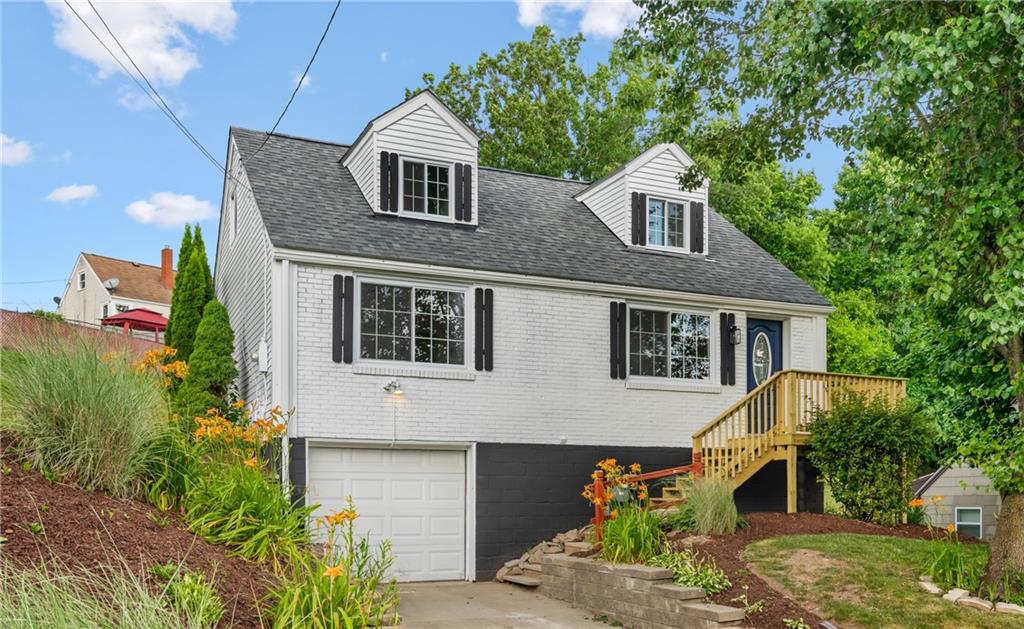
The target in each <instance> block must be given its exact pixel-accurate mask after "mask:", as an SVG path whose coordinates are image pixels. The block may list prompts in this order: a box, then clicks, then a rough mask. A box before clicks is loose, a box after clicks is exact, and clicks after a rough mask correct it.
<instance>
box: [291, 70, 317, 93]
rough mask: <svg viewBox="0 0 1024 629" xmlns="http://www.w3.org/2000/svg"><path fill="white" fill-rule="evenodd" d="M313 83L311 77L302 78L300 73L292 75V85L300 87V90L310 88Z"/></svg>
mask: <svg viewBox="0 0 1024 629" xmlns="http://www.w3.org/2000/svg"><path fill="white" fill-rule="evenodd" d="M300 81H301V83H300ZM312 82H313V77H311V76H310V75H308V74H307V75H306V76H302V75H301V74H299V73H298V72H293V73H292V83H295V84H296V85H298V86H299V89H300V90H301V89H303V88H306V87H309V84H310V83H312Z"/></svg>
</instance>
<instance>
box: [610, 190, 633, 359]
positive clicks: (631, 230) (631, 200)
mask: <svg viewBox="0 0 1024 629" xmlns="http://www.w3.org/2000/svg"><path fill="white" fill-rule="evenodd" d="M630 203H631V204H632V205H631V208H630V209H631V217H632V219H633V224H632V226H631V227H630V230H629V231H630V236H631V237H632V243H633V244H634V245H639V244H640V193H638V192H634V193H633V194H631V195H630ZM612 305H613V306H614V305H615V304H612ZM612 377H613V378H614V377H615V376H614V375H612Z"/></svg>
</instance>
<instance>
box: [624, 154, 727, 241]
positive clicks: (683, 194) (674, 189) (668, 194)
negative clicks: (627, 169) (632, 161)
mask: <svg viewBox="0 0 1024 629" xmlns="http://www.w3.org/2000/svg"><path fill="white" fill-rule="evenodd" d="M685 170H686V165H685V164H683V163H682V162H681V161H679V159H678V158H676V156H675V155H674V154H673V153H672V151H670V150H668V149H666V150H664V151H662V152H661V153H659V154H658V155H657V156H655V157H654V158H653V159H651V160H650V161H648V162H647V163H646V164H643V165H642V166H640V167H639V168H637V169H636V170H634V171H633V172H631V173H630V174H629V190H630V192H639V193H641V194H646V195H647V198H648V202H649V200H650V199H652V198H654V199H663V200H668V201H672V202H674V203H681V204H684V205H686V206H687V207H689V205H690V204H691V203H694V202H699V203H703V204H704V252H705V253H708V189H707V188H706V187H702V188H697V189H695V190H680V189H679V173H681V172H684V171H685ZM624 211H625V212H626V214H627V217H628V212H629V206H628V204H627V205H626V207H625V210H624ZM689 232H690V225H689V211H687V212H686V240H685V242H684V243H683V246H682V247H680V249H682V250H685V251H689V248H690V241H689ZM647 244H648V245H649V246H650V245H652V244H654V243H652V242H651V239H650V237H649V235H648V240H647Z"/></svg>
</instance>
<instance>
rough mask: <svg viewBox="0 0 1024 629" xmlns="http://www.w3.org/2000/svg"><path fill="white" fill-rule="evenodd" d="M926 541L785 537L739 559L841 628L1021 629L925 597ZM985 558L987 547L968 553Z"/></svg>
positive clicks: (1002, 618)
mask: <svg viewBox="0 0 1024 629" xmlns="http://www.w3.org/2000/svg"><path fill="white" fill-rule="evenodd" d="M930 543H931V542H928V541H924V540H911V539H901V538H896V537H883V536H877V535H853V534H834V535H790V536H785V537H776V538H773V539H767V540H763V541H760V542H756V543H754V544H751V545H750V546H748V547H747V549H746V551H744V559H745V560H746V561H747V562H748V563H750V564H751V565H753V566H754V567H755V569H756V570H757V572H758V573H759V574H761V575H763V576H766V577H768V578H770V579H772V580H774V581H775V582H777V583H778V584H780V585H781V586H782V587H783V588H785V589H786V590H787V592H788V593H789V595H790V596H792V597H793V598H795V599H796V600H798V601H800V602H801V603H802V604H804V605H806V606H808V607H813V608H817V609H820V610H821V611H822V612H823V613H824V615H825V616H826V617H828V618H830V619H832V620H835V621H836V622H838V623H841V624H842V625H844V626H847V625H852V626H859V627H900V628H903V627H907V628H910V627H920V628H921V629H932V628H943V629H959V628H961V627H1018V628H1019V627H1021V624H1022V623H1021V619H1020V616H1008V615H1004V614H995V613H984V612H980V611H976V610H972V609H965V608H963V607H959V606H956V605H953V604H951V603H948V602H946V601H943V600H941V599H939V598H938V597H937V596H931V595H929V594H926V593H925V592H923V591H922V590H921V589H920V588H919V587H918V585H917V577H918V575H920V574H921V573H922V572H923V571H924V570H923V566H924V565H925V564H926V563H927V561H928V557H929V555H930V552H929V544H930ZM970 549H971V551H972V552H976V553H977V554H978V555H979V556H983V555H985V554H986V553H987V552H988V549H987V547H986V546H983V545H980V544H979V545H977V546H971V547H970Z"/></svg>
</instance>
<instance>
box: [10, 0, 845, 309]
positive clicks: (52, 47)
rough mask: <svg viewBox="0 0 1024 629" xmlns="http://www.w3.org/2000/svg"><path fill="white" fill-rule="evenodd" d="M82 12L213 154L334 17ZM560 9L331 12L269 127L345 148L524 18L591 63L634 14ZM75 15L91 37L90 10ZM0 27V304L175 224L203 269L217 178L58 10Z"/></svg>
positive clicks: (275, 92) (306, 11)
mask: <svg viewBox="0 0 1024 629" xmlns="http://www.w3.org/2000/svg"><path fill="white" fill-rule="evenodd" d="M94 2H96V6H97V8H98V9H99V11H100V13H101V14H103V16H104V18H105V19H106V20H107V22H108V24H109V25H110V26H111V28H112V29H113V31H114V32H115V33H116V34H117V35H118V37H119V38H120V39H121V41H122V43H123V44H124V45H125V47H126V48H127V49H128V51H129V52H130V53H132V56H133V57H134V58H135V60H136V61H137V62H138V63H139V65H140V66H141V67H142V69H143V70H144V71H146V73H147V75H148V76H149V78H150V79H151V80H153V81H154V83H155V84H156V85H157V88H158V89H159V90H160V92H161V94H162V95H163V96H164V97H165V98H166V99H167V100H168V101H169V102H170V104H171V106H172V107H173V108H174V110H175V111H176V112H177V113H178V114H179V116H180V117H181V118H182V120H183V121H184V122H185V124H186V125H187V126H188V127H189V129H190V130H191V131H192V133H193V134H194V135H195V136H196V137H197V138H198V139H199V140H200V141H201V142H202V143H203V144H204V145H205V146H206V147H207V149H209V150H210V152H211V153H212V154H213V155H214V156H215V157H216V158H217V159H218V160H220V161H223V158H224V153H225V147H226V141H227V131H228V126H229V125H238V126H244V127H249V128H253V129H269V128H270V126H271V125H272V124H273V122H274V120H275V119H276V118H277V116H278V114H279V113H280V111H281V108H282V107H283V106H284V103H285V102H286V101H287V98H288V96H289V94H290V93H291V90H292V88H293V87H294V86H295V81H296V80H297V77H298V76H299V75H300V74H301V72H302V69H303V67H305V64H306V62H307V61H308V59H309V55H310V54H311V52H312V49H313V47H314V46H315V44H316V40H317V39H318V38H319V36H320V33H321V32H322V30H323V27H324V24H325V23H326V21H327V18H328V16H329V14H330V11H331V9H332V7H333V3H326V2H303V3H290V2H289V3H284V2H273V3H272V2H249V3H239V2H235V3H234V4H231V3H206V4H204V3H196V2H190V3H173V2H164V3H160V2H153V3H144V4H133V5H132V4H125V3H117V4H108V3H106V2H98V1H96V0H94ZM558 4H559V3H558V2H554V3H548V4H547V5H545V4H544V3H530V4H526V3H524V4H523V5H522V6H517V4H516V3H514V2H493V3H426V2H419V3H355V2H342V5H341V9H340V10H339V12H338V16H337V18H336V19H335V22H334V25H333V27H332V29H331V32H330V34H329V35H328V38H327V40H326V41H325V43H324V45H323V47H322V49H321V51H320V54H319V56H318V57H317V60H316V63H315V64H314V66H313V69H312V70H311V72H310V79H309V82H308V84H307V85H305V86H304V87H303V88H302V89H301V90H300V91H299V94H298V96H297V97H296V99H295V102H294V103H293V105H292V106H291V108H290V110H289V112H288V114H287V116H286V117H285V119H284V121H283V122H282V123H281V126H280V127H279V130H280V131H281V132H284V133H292V134H296V135H303V136H311V137H316V138H323V139H329V140H335V141H340V142H348V141H351V140H353V139H354V138H355V136H356V135H357V134H358V132H359V130H360V129H361V128H362V127H363V126H364V125H365V124H366V122H367V121H368V120H369V119H371V118H373V117H374V116H375V115H377V114H379V113H380V112H382V111H384V110H386V109H388V108H390V107H391V106H393V105H395V104H396V103H398V102H400V101H401V99H402V97H403V94H404V90H405V88H406V87H413V86H416V85H419V84H420V76H421V75H422V73H424V72H434V73H436V74H443V73H444V71H445V69H446V68H447V66H448V64H449V63H452V62H454V63H458V64H466V63H470V62H472V61H474V60H475V59H476V58H477V57H478V56H479V54H480V53H481V52H482V51H490V52H494V51H496V50H498V49H500V48H502V47H503V46H504V45H505V44H507V43H508V42H510V41H513V40H516V39H523V38H527V37H529V35H530V31H531V30H532V26H533V25H535V24H537V23H540V22H544V23H548V24H550V25H551V26H552V27H554V28H555V30H556V31H557V32H558V33H559V34H562V35H568V34H572V33H574V32H576V31H579V30H582V31H583V32H584V33H585V34H586V35H587V37H588V41H587V44H586V45H585V46H584V49H583V52H582V57H583V60H584V62H585V63H586V64H588V65H593V64H595V63H596V62H598V61H600V60H602V59H603V58H604V57H605V55H606V54H607V51H608V48H609V46H610V43H611V37H612V36H613V34H614V33H615V32H616V31H617V30H619V29H621V26H622V24H623V23H624V22H625V21H627V20H628V19H629V18H630V17H631V16H632V15H633V14H634V8H633V7H632V6H631V5H629V4H628V3H623V4H619V5H618V6H616V5H614V4H609V3H588V2H577V3H574V4H575V6H576V7H577V8H573V9H565V8H561V7H559V6H557V5H558ZM73 5H74V6H75V8H76V9H77V10H78V11H79V12H80V13H82V14H83V16H84V17H86V18H87V19H88V20H89V21H90V24H92V25H93V26H94V28H95V29H96V30H97V32H99V33H101V34H103V35H105V31H104V30H103V27H102V26H101V25H100V24H99V22H98V20H96V18H95V15H93V14H92V13H91V9H90V8H89V6H88V4H85V3H79V2H77V1H76V2H73ZM550 5H555V6H550ZM0 20H2V60H3V67H2V111H0V121H2V133H3V149H2V151H3V166H2V175H0V177H2V179H0V201H2V247H3V253H2V281H3V286H2V288H3V292H2V296H3V300H2V301H3V307H4V308H7V309H18V310H26V309H32V308H46V309H53V302H52V297H53V296H54V295H59V294H61V293H62V292H63V287H64V282H65V281H66V280H67V276H68V275H69V273H70V272H71V267H72V265H73V264H74V261H75V256H76V255H77V254H78V252H80V251H91V252H94V253H99V254H104V255H109V256H114V257H119V258H126V259H131V260H137V261H139V262H147V263H151V264H157V263H158V262H159V250H160V248H161V247H162V246H163V245H165V244H170V245H171V246H173V247H175V248H177V244H178V241H179V239H180V234H181V223H182V221H183V220H185V219H187V218H190V217H191V218H196V219H199V222H200V224H201V225H202V226H203V230H204V236H205V238H206V242H207V245H208V247H209V248H210V253H211V260H212V254H213V247H214V244H215V241H216V229H217V220H216V213H217V211H218V209H219V205H220V195H221V185H222V175H221V174H220V173H219V172H218V171H217V170H216V169H215V168H214V167H213V166H212V165H211V164H210V163H209V162H207V161H206V160H205V159H204V158H203V157H202V155H201V154H200V153H199V152H198V151H197V150H196V149H195V148H194V147H193V146H192V145H191V144H189V143H188V141H187V140H186V139H185V138H184V136H182V135H181V134H180V133H179V132H178V131H177V129H175V128H174V127H173V126H172V124H171V123H170V122H168V121H167V120H166V119H165V118H164V117H163V115H162V114H160V113H159V111H158V110H157V109H155V108H153V107H151V106H146V103H147V102H148V101H146V100H145V97H144V96H142V93H141V92H140V91H139V90H138V89H137V88H136V87H135V86H134V84H132V83H131V81H130V80H129V79H128V78H127V77H126V76H125V75H124V74H123V73H122V72H121V71H120V70H119V69H117V68H116V66H114V65H113V61H111V60H110V58H109V57H108V56H107V53H106V52H104V51H103V50H102V48H99V47H98V45H97V44H95V42H94V40H92V36H91V35H89V34H88V32H87V31H86V30H85V29H84V28H83V27H82V26H81V24H80V23H79V22H78V21H77V19H76V18H74V16H73V15H71V14H70V13H69V12H67V11H66V10H65V9H64V7H63V4H62V3H60V2H58V3H52V4H44V3H35V2H32V3H29V2H5V3H2V5H0ZM108 41H109V40H108ZM110 45H111V48H112V49H114V50H116V48H115V47H114V44H113V43H112V42H110ZM808 150H809V152H810V153H811V157H810V158H808V159H804V160H800V161H799V162H796V163H795V165H796V166H799V167H801V168H805V169H812V170H814V171H815V173H816V174H817V175H818V177H819V179H820V180H821V181H822V183H823V185H824V186H825V188H826V193H825V194H823V195H822V198H821V199H820V200H819V205H822V206H826V205H828V204H830V203H831V199H832V195H831V187H832V185H833V184H834V182H835V176H836V173H837V172H838V169H839V167H840V166H841V163H842V158H843V155H842V153H840V152H839V151H838V150H837V149H836V148H835V147H833V146H830V145H814V146H811V147H809V149H808Z"/></svg>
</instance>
